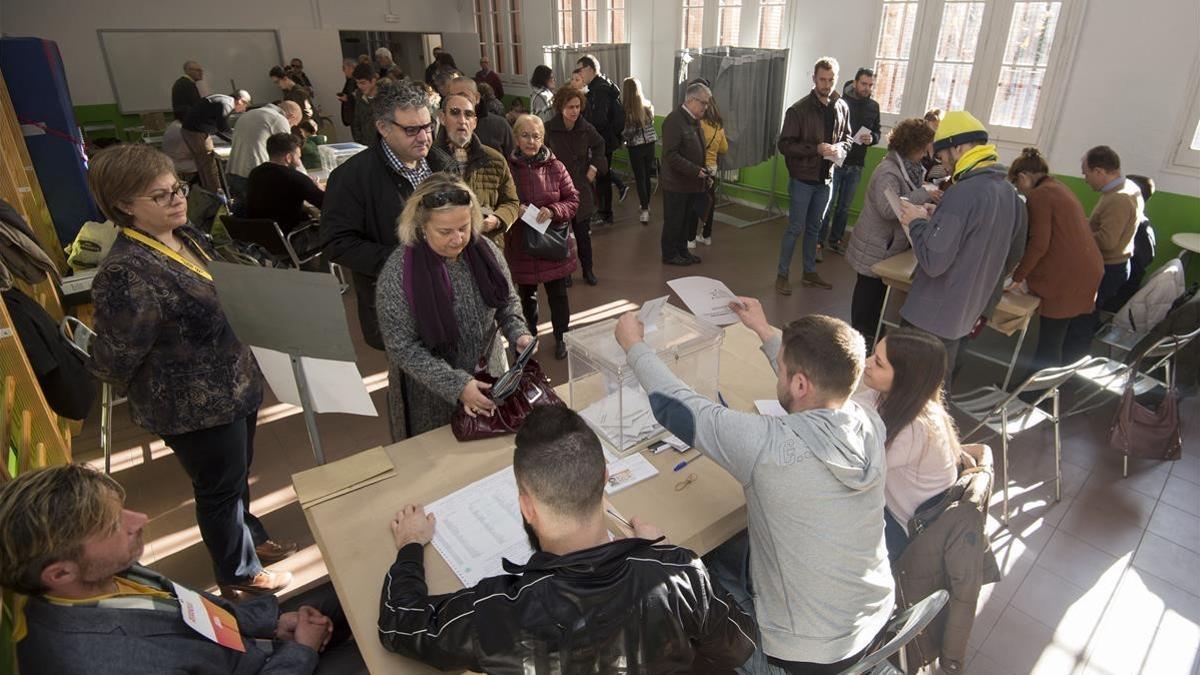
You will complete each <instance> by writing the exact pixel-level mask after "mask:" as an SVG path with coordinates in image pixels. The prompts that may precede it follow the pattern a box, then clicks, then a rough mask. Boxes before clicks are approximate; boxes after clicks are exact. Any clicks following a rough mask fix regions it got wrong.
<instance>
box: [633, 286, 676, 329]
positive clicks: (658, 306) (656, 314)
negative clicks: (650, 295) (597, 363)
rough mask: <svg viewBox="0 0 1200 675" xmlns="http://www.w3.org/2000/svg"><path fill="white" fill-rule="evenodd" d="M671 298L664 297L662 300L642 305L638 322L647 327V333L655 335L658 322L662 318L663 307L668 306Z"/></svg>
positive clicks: (648, 301)
mask: <svg viewBox="0 0 1200 675" xmlns="http://www.w3.org/2000/svg"><path fill="white" fill-rule="evenodd" d="M670 297H671V296H669V295H664V296H662V297H661V298H655V299H653V300H647V301H646V302H644V303H642V308H641V309H639V310H638V314H637V316H638V321H641V322H642V325H643V326H645V331H646V332H647V333H653V332H654V331H656V330H658V321H659V319H661V318H662V308H663V305H665V304H667V300H668V299H670Z"/></svg>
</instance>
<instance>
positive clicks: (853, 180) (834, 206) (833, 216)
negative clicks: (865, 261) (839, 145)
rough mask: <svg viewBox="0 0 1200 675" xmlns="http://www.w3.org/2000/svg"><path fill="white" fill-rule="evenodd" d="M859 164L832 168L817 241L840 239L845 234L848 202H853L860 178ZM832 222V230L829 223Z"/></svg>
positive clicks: (823, 242)
mask: <svg viewBox="0 0 1200 675" xmlns="http://www.w3.org/2000/svg"><path fill="white" fill-rule="evenodd" d="M862 170H863V168H862V167H861V166H841V167H836V166H835V167H834V168H833V182H832V183H831V184H830V186H829V192H830V197H832V199H831V201H830V203H829V209H828V210H826V211H825V218H824V219H822V221H821V238H820V239H819V240H818V243H820V244H822V245H824V244H826V243H828V242H833V241H842V240H843V239H844V238H845V236H846V219H847V218H848V217H849V216H850V204H851V203H853V202H854V191H855V190H857V189H858V181H859V179H860V178H862ZM831 222H832V227H833V229H832V231H831V230H830V223H831Z"/></svg>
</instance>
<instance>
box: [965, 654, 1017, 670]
mask: <svg viewBox="0 0 1200 675" xmlns="http://www.w3.org/2000/svg"><path fill="white" fill-rule="evenodd" d="M967 672H968V673H970V674H971V675H1019V673H1018V672H1017V671H1015V670H1011V669H1009V668H1008V667H1007V666H1005V665H1003V664H1001V663H999V662H997V661H994V660H993V659H992V658H991V657H990V656H985V655H984V654H979V653H976V654H975V656H974V657H972V658H971V662H970V663H969V664H967Z"/></svg>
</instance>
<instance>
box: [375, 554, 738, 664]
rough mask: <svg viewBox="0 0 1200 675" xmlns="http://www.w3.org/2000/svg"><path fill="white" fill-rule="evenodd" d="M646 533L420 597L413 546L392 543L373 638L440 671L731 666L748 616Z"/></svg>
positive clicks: (421, 574)
mask: <svg viewBox="0 0 1200 675" xmlns="http://www.w3.org/2000/svg"><path fill="white" fill-rule="evenodd" d="M652 543H653V542H650V541H647V540H645V539H618V540H616V541H614V542H612V543H609V544H605V545H603V546H597V547H595V548H590V549H586V550H583V551H578V552H576V553H572V554H570V555H565V556H555V555H550V554H548V553H543V552H538V553H535V554H534V555H533V557H532V558H531V559H530V560H529V562H528V563H527V564H526V565H524V566H519V565H513V564H511V563H508V562H505V569H506V570H507V571H508V572H509V574H506V575H502V576H498V577H490V578H487V579H484V580H483V581H481V582H480V583H479V584H478V585H477V586H475V587H474V588H469V589H464V590H461V591H458V592H457V593H452V594H448V595H438V596H432V597H430V596H429V595H427V589H426V586H425V568H424V564H423V562H422V559H423V549H422V547H421V546H419V545H417V544H409V545H408V546H406V547H404V548H403V549H401V550H400V552H399V553H398V554H397V556H396V562H395V564H393V565H392V569H391V571H390V573H389V574H388V576H387V578H386V579H385V580H384V586H383V597H382V600H381V603H380V608H379V639H380V641H381V642H382V643H383V645H384V647H386V648H387V649H389V650H391V651H394V652H398V653H400V654H404V655H405V656H409V657H412V658H414V659H419V660H421V661H424V662H425V663H428V664H430V665H433V666H434V667H436V668H441V669H442V670H450V669H456V670H458V669H470V670H475V671H480V672H487V673H513V674H514V675H516V674H519V673H521V674H523V673H562V674H563V675H569V674H571V673H694V672H705V671H709V670H717V669H724V670H729V669H733V668H736V667H737V666H740V665H741V664H742V663H744V662H745V661H746V659H747V658H749V657H750V654H751V653H752V652H753V651H754V642H753V641H752V640H751V637H750V636H753V635H754V624H753V621H752V620H751V619H750V617H749V616H748V615H746V614H745V613H744V612H742V611H741V610H740V609H739V608H738V607H737V605H736V604H734V602H733V600H732V599H730V598H729V597H728V596H727V595H726V594H724V593H722V594H721V595H720V596H718V595H717V592H716V591H715V590H714V589H713V586H712V582H711V581H710V580H709V577H708V571H707V570H706V569H705V568H704V564H703V563H702V562H700V558H699V557H698V556H697V555H696V554H695V553H693V552H691V551H689V550H687V549H683V548H679V547H677V546H667V545H661V546H654V545H652Z"/></svg>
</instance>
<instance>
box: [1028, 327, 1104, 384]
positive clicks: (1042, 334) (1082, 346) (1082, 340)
mask: <svg viewBox="0 0 1200 675" xmlns="http://www.w3.org/2000/svg"><path fill="white" fill-rule="evenodd" d="M1093 321H1094V320H1093V319H1092V315H1091V314H1081V315H1079V316H1076V317H1071V318H1068V319H1051V318H1049V317H1045V316H1042V317H1038V341H1037V350H1036V351H1035V352H1034V355H1033V369H1034V370H1035V371H1037V370H1041V369H1043V368H1054V367H1056V366H1065V365H1067V364H1068V363H1074V362H1076V361H1078V360H1079V359H1080V358H1082V357H1083V356H1084V355H1086V354H1087V353H1088V352H1089V351H1090V350H1091V347H1092V324H1093Z"/></svg>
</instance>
